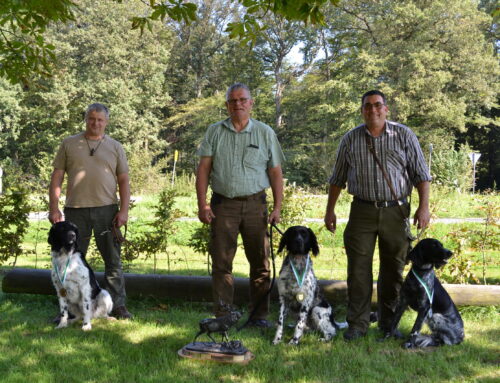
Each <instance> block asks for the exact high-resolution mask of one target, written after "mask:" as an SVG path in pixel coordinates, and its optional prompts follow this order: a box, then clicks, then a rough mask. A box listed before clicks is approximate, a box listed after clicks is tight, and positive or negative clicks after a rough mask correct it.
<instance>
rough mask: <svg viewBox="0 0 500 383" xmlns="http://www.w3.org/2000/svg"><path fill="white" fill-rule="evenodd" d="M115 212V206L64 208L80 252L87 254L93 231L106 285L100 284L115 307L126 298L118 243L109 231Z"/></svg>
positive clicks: (121, 304)
mask: <svg viewBox="0 0 500 383" xmlns="http://www.w3.org/2000/svg"><path fill="white" fill-rule="evenodd" d="M117 212H118V206H117V205H108V206H100V207H89V208H68V207H67V208H65V209H64V216H65V219H66V220H67V221H71V222H73V223H74V224H75V225H76V226H77V227H78V231H79V234H80V235H79V238H78V248H79V250H80V251H81V252H82V254H84V255H85V254H86V253H87V249H88V247H89V243H90V238H91V237H92V232H93V233H94V239H95V243H96V246H97V249H98V250H99V252H100V253H101V256H102V259H103V260H104V276H105V284H106V285H105V286H103V287H104V288H105V289H106V290H108V292H109V293H110V294H111V297H112V298H113V304H114V307H119V306H123V305H125V300H126V294H125V280H124V278H123V270H122V262H121V258H120V244H118V243H117V242H116V241H115V240H114V238H113V233H112V230H111V227H112V224H113V219H114V218H115V215H116V213H117Z"/></svg>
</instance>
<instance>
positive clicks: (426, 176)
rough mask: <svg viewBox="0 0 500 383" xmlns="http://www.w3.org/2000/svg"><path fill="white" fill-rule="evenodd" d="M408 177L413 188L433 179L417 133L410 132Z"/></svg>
mask: <svg viewBox="0 0 500 383" xmlns="http://www.w3.org/2000/svg"><path fill="white" fill-rule="evenodd" d="M407 152H408V166H407V171H408V176H409V178H410V180H411V183H412V184H413V186H416V185H418V184H419V183H421V182H423V181H429V182H430V181H431V180H432V177H431V174H430V172H429V167H428V166H427V163H426V162H425V158H424V153H423V152H422V148H421V147H420V144H419V142H418V138H417V136H416V135H415V133H413V132H410V134H409V136H408V150H407Z"/></svg>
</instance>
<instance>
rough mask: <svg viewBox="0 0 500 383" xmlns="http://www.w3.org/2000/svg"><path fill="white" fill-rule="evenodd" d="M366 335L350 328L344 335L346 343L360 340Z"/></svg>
mask: <svg viewBox="0 0 500 383" xmlns="http://www.w3.org/2000/svg"><path fill="white" fill-rule="evenodd" d="M365 335H366V332H365V331H361V330H358V329H357V328H349V329H348V330H347V331H346V332H345V333H344V340H345V341H346V342H350V341H352V340H356V339H358V338H362V337H364V336H365Z"/></svg>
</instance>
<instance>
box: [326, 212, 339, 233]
mask: <svg viewBox="0 0 500 383" xmlns="http://www.w3.org/2000/svg"><path fill="white" fill-rule="evenodd" d="M325 226H326V229H327V230H328V231H331V232H332V233H334V234H335V230H336V229H337V216H336V215H335V212H334V211H333V210H332V211H327V212H326V214H325Z"/></svg>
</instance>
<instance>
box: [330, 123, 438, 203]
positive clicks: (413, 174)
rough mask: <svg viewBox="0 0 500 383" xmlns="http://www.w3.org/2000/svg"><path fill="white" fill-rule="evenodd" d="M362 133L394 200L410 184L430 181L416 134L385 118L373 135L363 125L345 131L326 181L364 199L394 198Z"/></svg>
mask: <svg viewBox="0 0 500 383" xmlns="http://www.w3.org/2000/svg"><path fill="white" fill-rule="evenodd" d="M366 135H368V137H369V139H370V140H372V142H373V147H374V149H375V152H376V154H377V157H378V158H379V160H380V162H381V163H382V166H383V167H384V169H385V171H386V173H387V175H388V176H389V178H390V180H391V183H392V186H393V187H394V190H395V192H396V196H397V198H398V199H401V198H404V197H407V196H408V195H410V193H411V190H412V187H413V186H416V185H418V184H419V183H420V182H423V181H431V175H430V173H429V168H428V167H427V164H426V162H425V159H424V155H423V153H422V149H421V148H420V144H419V142H418V139H417V136H416V135H415V133H413V132H412V131H411V129H410V128H408V127H407V126H405V125H403V124H399V123H396V122H392V121H386V124H385V129H384V132H383V133H382V134H381V135H380V136H378V137H373V136H372V135H371V134H370V133H369V131H368V129H367V128H366V125H365V124H362V125H360V126H358V127H356V128H354V129H352V130H351V131H349V132H347V133H346V134H345V135H344V137H343V138H342V141H341V142H340V146H339V148H338V151H337V158H336V162H335V165H334V167H333V174H332V176H331V177H330V181H329V182H330V184H332V185H336V186H338V187H341V188H345V186H346V183H347V191H348V193H350V194H352V195H354V196H356V197H358V198H361V199H364V200H367V201H391V200H393V199H394V197H393V196H392V193H391V190H390V188H389V186H388V185H387V181H386V180H385V178H384V176H383V174H382V171H381V170H380V167H379V166H378V165H377V163H376V161H375V159H374V158H373V155H372V153H371V152H370V150H369V149H368V146H367V143H366Z"/></svg>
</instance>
